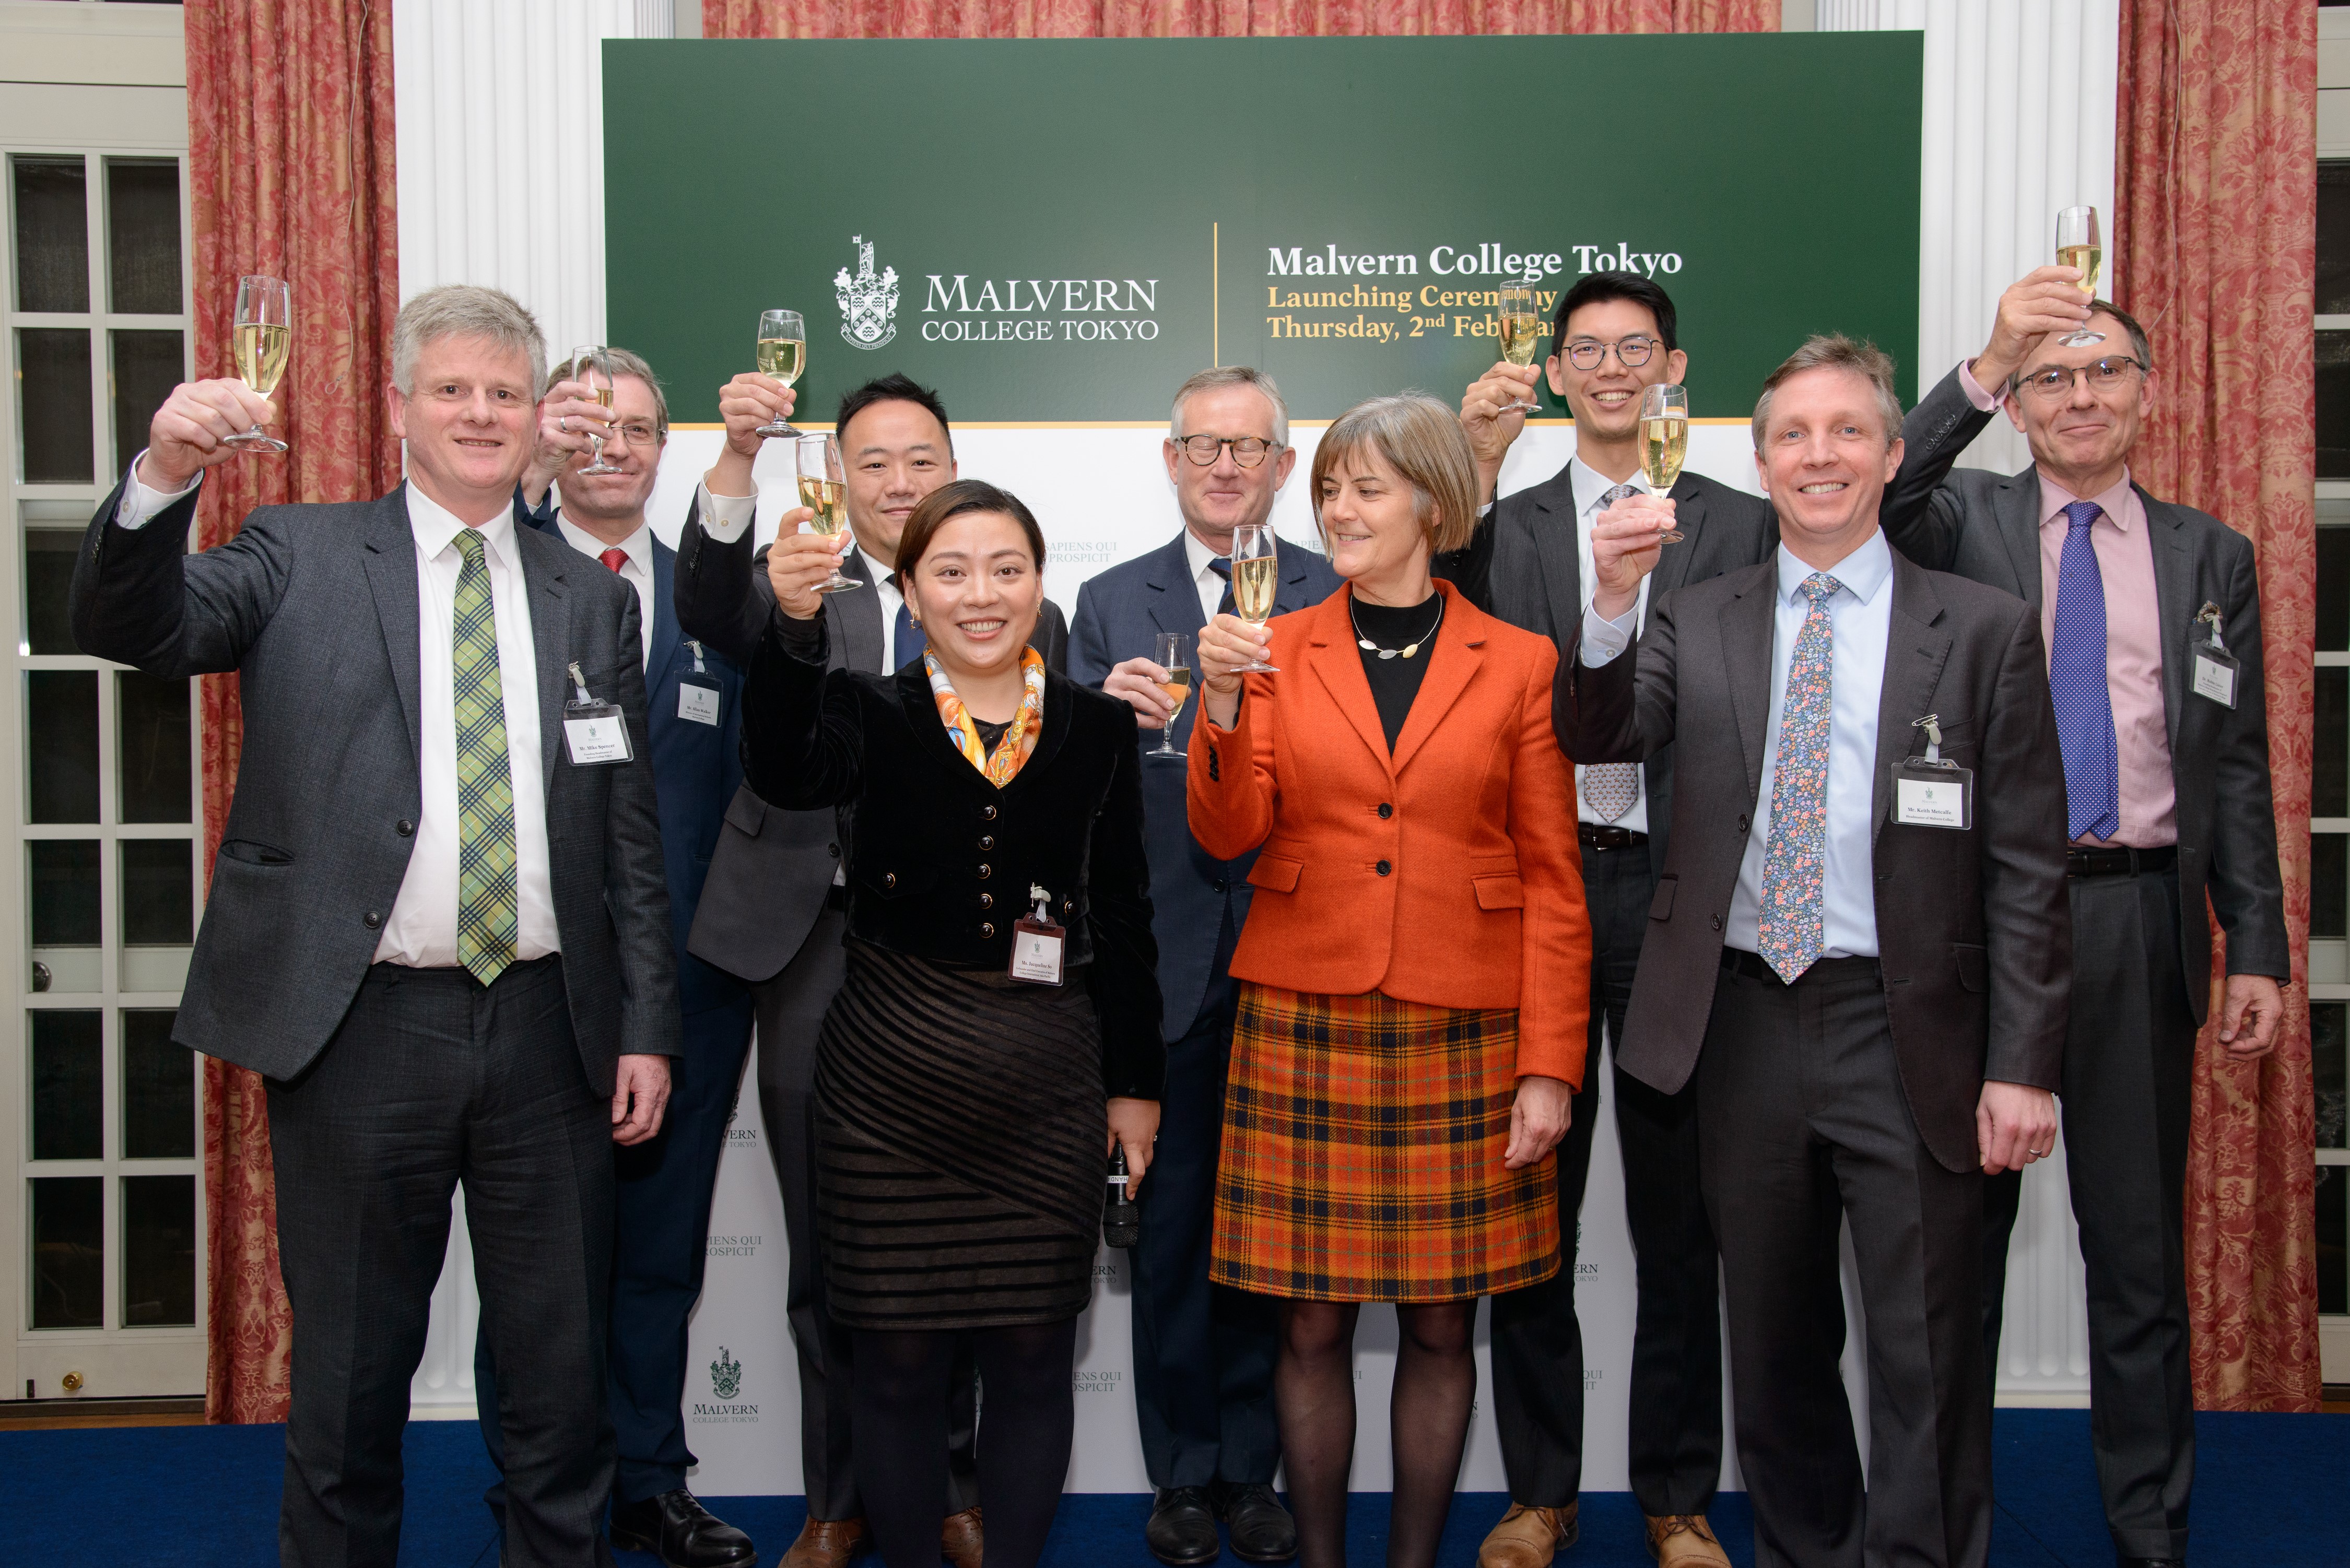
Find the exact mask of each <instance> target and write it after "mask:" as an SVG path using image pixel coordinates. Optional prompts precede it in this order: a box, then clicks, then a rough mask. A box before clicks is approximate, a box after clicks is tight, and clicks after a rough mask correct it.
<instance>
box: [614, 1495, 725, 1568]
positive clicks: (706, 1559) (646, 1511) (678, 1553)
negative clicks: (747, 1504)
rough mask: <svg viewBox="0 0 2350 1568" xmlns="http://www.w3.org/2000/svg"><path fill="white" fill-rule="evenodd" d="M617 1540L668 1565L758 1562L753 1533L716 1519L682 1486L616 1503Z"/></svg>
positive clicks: (718, 1566) (700, 1567) (717, 1567)
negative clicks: (657, 1495) (650, 1495)
mask: <svg viewBox="0 0 2350 1568" xmlns="http://www.w3.org/2000/svg"><path fill="white" fill-rule="evenodd" d="M612 1544H613V1545H615V1546H617V1547H619V1549H620V1550H621V1551H623V1552H652V1553H654V1554H655V1555H657V1556H659V1557H660V1560H661V1561H662V1562H663V1563H668V1564H669V1568H751V1565H752V1564H754V1563H757V1562H758V1560H759V1551H758V1548H756V1547H754V1546H753V1545H752V1544H751V1538H750V1537H749V1536H747V1535H745V1534H743V1532H741V1531H739V1530H737V1529H735V1528H734V1527H733V1525H731V1524H728V1523H726V1522H724V1521H722V1520H719V1519H717V1518H715V1517H713V1516H712V1513H711V1511H709V1510H708V1509H706V1508H704V1507H702V1502H701V1500H700V1499H698V1498H696V1497H695V1496H694V1495H693V1494H692V1493H691V1492H690V1491H688V1490H685V1489H684V1488H683V1487H679V1488H677V1489H676V1490H672V1491H665V1492H663V1493H661V1494H660V1496H659V1497H649V1498H647V1499H645V1500H644V1501H642V1502H616V1503H614V1504H613V1505H612Z"/></svg>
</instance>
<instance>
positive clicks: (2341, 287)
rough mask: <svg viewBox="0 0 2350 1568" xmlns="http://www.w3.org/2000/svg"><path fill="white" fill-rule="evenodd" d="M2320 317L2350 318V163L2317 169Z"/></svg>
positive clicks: (2321, 164) (2336, 161) (2322, 166)
mask: <svg viewBox="0 0 2350 1568" xmlns="http://www.w3.org/2000/svg"><path fill="white" fill-rule="evenodd" d="M2317 314H2318V315H2320V316H2350V162H2345V161H2339V160H2335V161H2327V162H2324V163H2320V164H2319V165H2318V166H2317Z"/></svg>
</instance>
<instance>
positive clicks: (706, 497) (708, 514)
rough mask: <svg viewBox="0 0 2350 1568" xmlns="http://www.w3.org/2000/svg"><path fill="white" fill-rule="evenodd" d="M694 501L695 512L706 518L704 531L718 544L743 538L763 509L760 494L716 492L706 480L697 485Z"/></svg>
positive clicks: (703, 522) (730, 543) (703, 518)
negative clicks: (712, 491)
mask: <svg viewBox="0 0 2350 1568" xmlns="http://www.w3.org/2000/svg"><path fill="white" fill-rule="evenodd" d="M693 504H694V509H695V515H696V516H698V517H700V518H701V519H702V532H703V533H704V534H707V535H710V539H711V542H712V544H718V545H732V544H733V542H734V541H735V540H737V539H740V538H741V537H742V536H743V531H744V530H746V529H748V528H749V527H750V526H751V519H752V518H753V517H754V516H755V515H757V514H758V510H759V498H758V497H757V496H755V495H712V494H711V493H710V486H709V484H708V483H706V482H705V483H701V484H697V485H695V486H694V487H693Z"/></svg>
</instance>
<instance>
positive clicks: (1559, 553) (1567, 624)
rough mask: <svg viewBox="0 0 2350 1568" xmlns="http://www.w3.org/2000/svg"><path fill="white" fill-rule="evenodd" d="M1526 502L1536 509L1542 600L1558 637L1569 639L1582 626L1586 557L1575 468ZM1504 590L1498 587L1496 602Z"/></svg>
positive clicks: (1536, 556) (1537, 490)
mask: <svg viewBox="0 0 2350 1568" xmlns="http://www.w3.org/2000/svg"><path fill="white" fill-rule="evenodd" d="M1527 499H1528V500H1529V501H1531V502H1532V503H1533V504H1534V517H1533V518H1532V519H1531V522H1532V523H1533V524H1534V526H1533V528H1532V530H1531V532H1532V533H1533V534H1534V559H1535V560H1536V561H1537V562H1538V563H1540V566H1541V568H1542V587H1543V599H1544V603H1546V604H1547V605H1549V607H1550V618H1551V628H1552V630H1553V632H1554V634H1555V635H1556V636H1558V637H1560V638H1562V639H1565V638H1570V637H1572V636H1573V635H1574V633H1573V630H1572V628H1575V627H1578V626H1581V625H1582V624H1583V556H1582V552H1581V546H1580V545H1578V543H1577V534H1576V530H1577V529H1579V528H1580V527H1581V526H1582V524H1581V523H1580V522H1579V521H1578V520H1577V513H1576V509H1575V469H1574V467H1573V465H1572V464H1570V465H1569V466H1567V467H1565V468H1562V469H1560V470H1559V471H1558V472H1557V474H1556V475H1555V476H1554V477H1553V478H1551V479H1550V480H1549V481H1548V482H1546V483H1542V484H1538V485H1536V486H1535V487H1534V489H1533V490H1532V491H1530V492H1529V493H1528V494H1527ZM1504 591H1506V590H1504V589H1503V587H1501V586H1500V585H1496V587H1495V596H1496V602H1497V603H1498V602H1499V600H1500V597H1501V596H1502V594H1503V592H1504Z"/></svg>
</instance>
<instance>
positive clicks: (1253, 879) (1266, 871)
mask: <svg viewBox="0 0 2350 1568" xmlns="http://www.w3.org/2000/svg"><path fill="white" fill-rule="evenodd" d="M1304 871H1305V861H1303V860H1296V859H1293V858H1291V857H1289V856H1286V855H1260V856H1258V857H1256V864H1255V865H1253V866H1252V867H1249V874H1248V879H1249V886H1250V887H1252V888H1263V889H1264V890H1265V891H1266V892H1268V893H1295V892H1296V891H1297V878H1298V877H1299V876H1300V874H1302V873H1303V872H1304Z"/></svg>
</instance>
